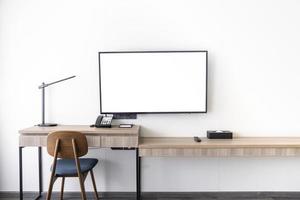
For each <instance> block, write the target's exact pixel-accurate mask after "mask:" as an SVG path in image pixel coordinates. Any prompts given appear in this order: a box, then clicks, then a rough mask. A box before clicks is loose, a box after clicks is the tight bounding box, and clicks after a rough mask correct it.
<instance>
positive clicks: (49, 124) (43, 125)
mask: <svg viewBox="0 0 300 200" xmlns="http://www.w3.org/2000/svg"><path fill="white" fill-rule="evenodd" d="M38 126H40V127H49V126H57V124H55V123H44V124H38Z"/></svg>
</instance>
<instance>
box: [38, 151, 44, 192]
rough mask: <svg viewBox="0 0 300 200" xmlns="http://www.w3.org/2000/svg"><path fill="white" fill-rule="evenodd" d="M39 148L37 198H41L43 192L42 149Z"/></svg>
mask: <svg viewBox="0 0 300 200" xmlns="http://www.w3.org/2000/svg"><path fill="white" fill-rule="evenodd" d="M38 148H39V155H38V156H39V197H41V195H42V192H43V171H42V167H43V165H42V147H38Z"/></svg>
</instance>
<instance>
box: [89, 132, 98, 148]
mask: <svg viewBox="0 0 300 200" xmlns="http://www.w3.org/2000/svg"><path fill="white" fill-rule="evenodd" d="M86 139H87V142H88V146H89V147H99V148H100V147H101V136H91V135H87V136H86Z"/></svg>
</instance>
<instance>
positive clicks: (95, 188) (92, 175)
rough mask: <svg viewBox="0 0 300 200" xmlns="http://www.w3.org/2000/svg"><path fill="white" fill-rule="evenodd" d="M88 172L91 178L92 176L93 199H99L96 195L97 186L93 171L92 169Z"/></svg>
mask: <svg viewBox="0 0 300 200" xmlns="http://www.w3.org/2000/svg"><path fill="white" fill-rule="evenodd" d="M90 174H91V178H92V183H93V187H94V192H95V199H97V200H98V199H99V196H98V192H97V187H96V182H95V177H94V172H93V170H91V171H90Z"/></svg>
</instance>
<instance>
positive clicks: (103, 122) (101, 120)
mask: <svg viewBox="0 0 300 200" xmlns="http://www.w3.org/2000/svg"><path fill="white" fill-rule="evenodd" d="M112 119H113V116H104V115H99V116H98V117H97V120H96V122H95V127H96V128H111V122H112Z"/></svg>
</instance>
